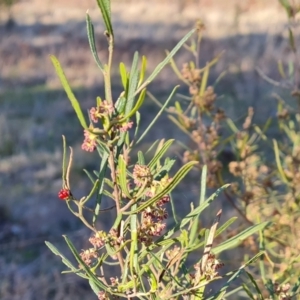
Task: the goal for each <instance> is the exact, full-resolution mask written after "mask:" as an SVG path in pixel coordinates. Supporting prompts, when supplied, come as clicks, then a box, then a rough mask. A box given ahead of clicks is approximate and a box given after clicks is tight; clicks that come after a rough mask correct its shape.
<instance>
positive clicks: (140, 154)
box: [138, 151, 145, 165]
mask: <svg viewBox="0 0 300 300" xmlns="http://www.w3.org/2000/svg"><path fill="white" fill-rule="evenodd" d="M138 163H139V164H140V165H144V164H145V157H144V154H143V152H142V151H139V152H138Z"/></svg>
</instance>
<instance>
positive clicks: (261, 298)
mask: <svg viewBox="0 0 300 300" xmlns="http://www.w3.org/2000/svg"><path fill="white" fill-rule="evenodd" d="M245 273H246V274H247V275H248V277H249V279H250V281H251V282H252V284H253V286H254V287H255V290H256V292H257V293H258V296H259V299H260V300H264V296H263V295H262V293H261V291H260V288H259V287H258V285H257V283H256V281H255V280H254V278H253V276H252V275H251V274H250V273H249V272H247V271H245ZM253 299H254V298H253ZM255 299H257V298H255Z"/></svg>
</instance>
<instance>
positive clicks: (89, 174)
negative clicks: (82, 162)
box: [83, 169, 95, 184]
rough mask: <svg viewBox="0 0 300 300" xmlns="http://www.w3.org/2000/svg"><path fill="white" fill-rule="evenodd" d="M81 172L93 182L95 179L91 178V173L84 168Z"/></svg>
mask: <svg viewBox="0 0 300 300" xmlns="http://www.w3.org/2000/svg"><path fill="white" fill-rule="evenodd" d="M83 172H84V173H85V174H86V175H87V177H88V178H89V179H90V181H91V182H92V183H93V184H94V183H95V179H94V178H93V175H92V174H91V173H90V172H89V171H88V170H86V169H83Z"/></svg>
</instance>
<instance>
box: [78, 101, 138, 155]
mask: <svg viewBox="0 0 300 300" xmlns="http://www.w3.org/2000/svg"><path fill="white" fill-rule="evenodd" d="M98 102H99V103H98V105H97V106H96V107H92V108H91V109H90V111H89V117H90V120H91V122H92V123H91V124H90V126H89V128H88V129H85V130H84V141H83V143H82V146H81V148H82V149H83V150H85V151H88V152H93V151H94V150H95V149H96V147H97V144H98V141H99V140H100V141H104V142H109V141H110V142H112V141H114V140H117V139H118V135H119V134H120V133H121V132H126V131H128V130H129V129H130V128H132V126H133V122H131V121H128V120H125V121H124V119H123V117H124V116H123V114H122V113H118V112H117V110H116V109H115V107H114V106H113V104H111V103H109V102H108V101H106V100H103V101H101V100H100V101H98ZM99 121H100V123H101V125H102V128H100V127H95V125H94V124H97V123H99Z"/></svg>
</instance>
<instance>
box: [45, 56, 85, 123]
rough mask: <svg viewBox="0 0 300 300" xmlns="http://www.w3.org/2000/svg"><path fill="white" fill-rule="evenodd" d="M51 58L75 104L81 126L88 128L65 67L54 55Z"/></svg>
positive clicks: (72, 102) (73, 104)
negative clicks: (65, 72) (64, 70)
mask: <svg viewBox="0 0 300 300" xmlns="http://www.w3.org/2000/svg"><path fill="white" fill-rule="evenodd" d="M50 59H51V61H52V64H53V66H54V68H55V71H56V74H57V75H58V77H59V79H60V82H61V84H62V86H63V88H64V90H65V92H66V93H67V96H68V98H69V100H70V101H71V104H72V106H73V108H74V110H75V112H76V115H77V118H78V120H79V122H80V124H81V126H82V127H83V128H85V129H86V128H88V127H87V125H86V121H85V118H84V116H83V113H82V110H81V108H80V105H79V102H78V100H77V99H76V97H75V95H74V94H73V92H72V90H71V88H70V85H69V83H68V80H67V78H66V76H65V74H64V72H63V69H62V67H61V65H60V63H59V61H58V59H57V58H56V57H55V56H54V55H50Z"/></svg>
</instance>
